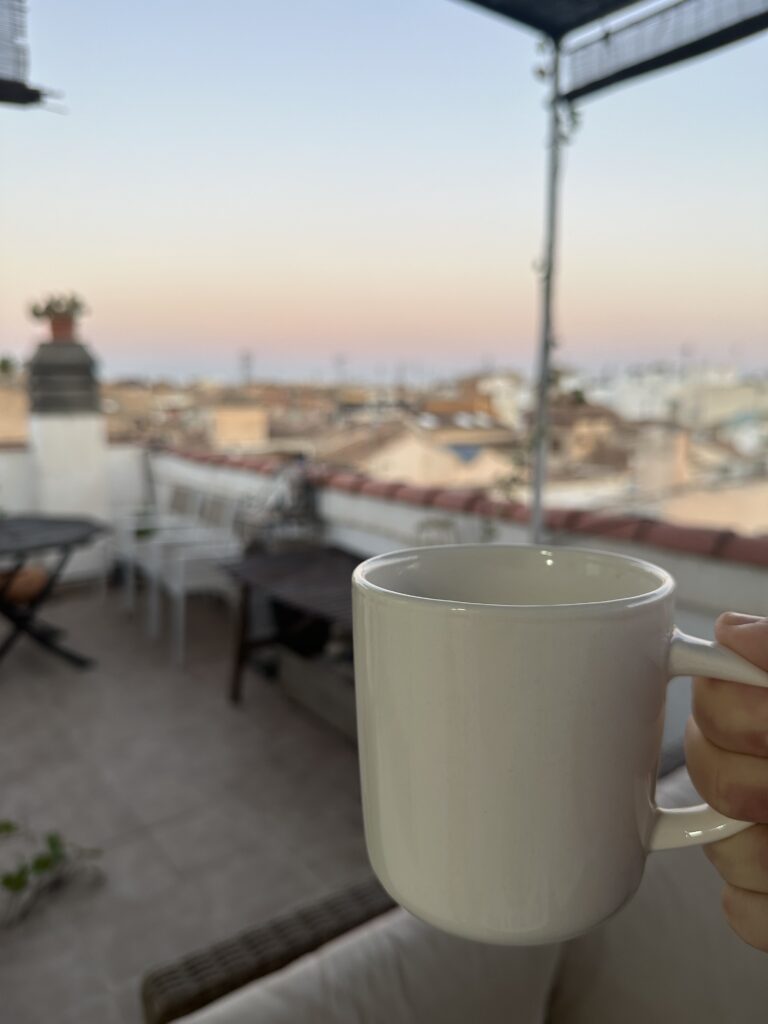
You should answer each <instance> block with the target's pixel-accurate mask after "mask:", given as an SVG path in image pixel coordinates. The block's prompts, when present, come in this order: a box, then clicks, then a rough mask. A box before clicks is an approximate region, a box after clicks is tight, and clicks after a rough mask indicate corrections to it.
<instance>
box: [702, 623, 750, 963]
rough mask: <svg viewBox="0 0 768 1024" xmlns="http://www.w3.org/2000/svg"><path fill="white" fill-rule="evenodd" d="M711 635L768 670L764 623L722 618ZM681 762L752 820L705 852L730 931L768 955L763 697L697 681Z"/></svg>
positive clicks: (730, 808) (731, 811)
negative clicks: (720, 881)
mask: <svg viewBox="0 0 768 1024" xmlns="http://www.w3.org/2000/svg"><path fill="white" fill-rule="evenodd" d="M715 635H716V637H717V639H718V641H719V643H721V644H722V645H723V646H724V647H728V648H730V649H731V650H732V651H735V652H736V653H737V654H740V655H741V656H742V657H744V658H746V659H747V660H748V661H750V662H752V663H753V664H754V665H757V666H758V667H760V668H762V669H766V670H768V619H760V618H757V617H756V616H753V615H736V614H734V613H727V614H726V615H722V616H721V617H720V618H719V619H718V621H717V626H716V630H715ZM686 758H687V761H688V769H689V771H690V775H691V779H692V781H693V783H694V785H695V786H696V788H697V790H698V791H699V793H701V795H702V796H703V797H704V799H705V800H707V801H708V802H709V803H710V804H711V805H712V806H713V807H714V808H715V809H716V810H718V811H721V812H722V813H723V814H726V815H728V816H729V817H732V818H741V819H743V820H745V821H752V822H757V824H756V825H755V826H754V827H753V828H750V829H747V830H746V831H744V832H740V833H739V834H738V835H735V836H732V837H731V838H729V839H724V840H722V841H721V842H718V843H713V844H712V845H710V846H706V847H705V848H704V849H705V852H706V854H707V856H708V857H709V859H710V860H711V861H712V863H713V864H714V865H715V867H716V868H717V870H718V871H719V873H720V874H721V875H722V877H723V878H724V880H725V882H726V886H725V889H724V891H723V907H724V910H725V915H726V917H727V918H728V920H729V922H730V924H731V926H732V927H733V929H734V930H735V931H736V933H737V934H738V935H739V936H740V937H741V938H742V939H744V941H745V942H748V943H749V944H750V945H751V946H755V947H756V948H757V949H760V950H762V951H763V952H766V953H768V691H766V690H761V689H758V688H756V687H753V686H744V685H743V684H741V683H735V682H722V681H721V680H719V679H710V678H707V677H700V678H698V679H696V680H695V682H694V688H693V716H692V718H691V719H690V720H689V722H688V728H687V730H686Z"/></svg>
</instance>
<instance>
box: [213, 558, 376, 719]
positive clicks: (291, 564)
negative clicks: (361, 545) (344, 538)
mask: <svg viewBox="0 0 768 1024" xmlns="http://www.w3.org/2000/svg"><path fill="white" fill-rule="evenodd" d="M359 562H360V557H359V556H357V555H352V554H350V553H349V552H348V551H344V550H342V549H341V548H335V547H326V546H323V545H317V544H314V545H313V544H299V545H292V546H290V547H288V548H287V549H281V548H280V547H278V548H277V549H276V550H272V549H266V550H258V551H253V552H251V553H250V554H248V555H247V556H246V557H245V558H244V559H243V560H242V561H240V562H237V563H233V564H231V565H228V566H227V569H228V571H229V573H230V574H231V576H232V578H233V579H234V580H235V581H236V582H237V584H238V586H239V588H240V614H239V624H238V631H237V637H236V640H235V654H234V659H233V668H232V679H231V685H230V699H231V700H232V702H233V703H234V704H238V703H240V701H241V700H242V677H243V669H244V667H245V663H246V661H247V659H248V657H249V656H250V655H251V654H253V653H254V652H255V651H257V650H260V649H263V648H265V647H274V646H277V647H281V646H282V647H288V648H289V649H291V650H294V651H296V652H298V653H300V654H303V655H305V656H306V655H310V654H314V653H317V652H318V651H319V650H320V649H321V648H322V646H323V644H324V642H325V641H326V640H327V638H328V636H329V635H330V630H331V629H332V628H337V629H338V628H341V629H346V630H348V631H351V628H352V588H351V576H352V572H353V571H354V569H355V567H356V566H357V565H358V563H359ZM259 598H260V599H261V600H262V601H265V600H266V601H268V602H270V603H271V605H272V610H273V617H272V622H271V624H270V627H269V628H267V629H266V630H262V631H259V632H257V633H256V634H255V635H254V633H253V632H252V629H251V626H252V622H253V618H254V604H255V601H256V600H258V599H259Z"/></svg>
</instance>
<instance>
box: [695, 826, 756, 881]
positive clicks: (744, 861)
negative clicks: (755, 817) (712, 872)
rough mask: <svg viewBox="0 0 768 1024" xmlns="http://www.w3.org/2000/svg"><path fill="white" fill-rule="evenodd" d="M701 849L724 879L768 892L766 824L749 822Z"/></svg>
mask: <svg viewBox="0 0 768 1024" xmlns="http://www.w3.org/2000/svg"><path fill="white" fill-rule="evenodd" d="M703 849H704V853H705V854H706V855H707V857H708V858H709V860H710V861H711V862H712V863H713V864H714V866H715V868H716V869H717V872H718V874H719V875H720V877H721V878H723V879H724V880H725V881H726V882H730V884H731V885H733V886H736V887H737V888H739V889H751V890H752V892H761V893H766V894H768V825H753V826H752V828H748V829H745V831H744V832H739V834H738V835H737V836H731V837H730V838H729V839H721V840H720V842H719V843H710V844H709V845H708V846H705V847H704V848H703Z"/></svg>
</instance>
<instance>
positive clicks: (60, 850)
mask: <svg viewBox="0 0 768 1024" xmlns="http://www.w3.org/2000/svg"><path fill="white" fill-rule="evenodd" d="M45 841H46V843H47V844H48V850H49V852H50V855H51V857H52V858H53V860H54V862H55V863H58V862H59V861H61V860H64V854H65V851H64V840H63V839H62V838H61V836H60V835H59V833H58V832H49V833H48V835H47V836H46V837H45Z"/></svg>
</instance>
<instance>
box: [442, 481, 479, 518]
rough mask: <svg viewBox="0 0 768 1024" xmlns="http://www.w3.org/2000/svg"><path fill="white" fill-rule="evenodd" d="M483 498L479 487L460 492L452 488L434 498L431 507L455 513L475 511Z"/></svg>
mask: <svg viewBox="0 0 768 1024" xmlns="http://www.w3.org/2000/svg"><path fill="white" fill-rule="evenodd" d="M484 497H485V492H484V491H483V489H482V488H480V487H475V488H467V489H466V490H460V489H459V488H452V489H450V490H445V491H440V493H439V494H438V495H437V497H436V498H435V500H434V502H433V505H435V507H436V508H445V509H454V510H456V511H457V512H469V511H474V510H475V509H477V506H478V504H479V502H481V501H482V500H483V499H484Z"/></svg>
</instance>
